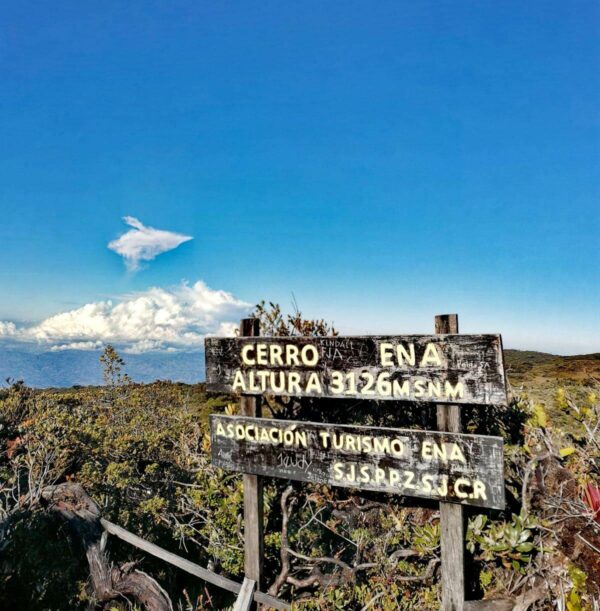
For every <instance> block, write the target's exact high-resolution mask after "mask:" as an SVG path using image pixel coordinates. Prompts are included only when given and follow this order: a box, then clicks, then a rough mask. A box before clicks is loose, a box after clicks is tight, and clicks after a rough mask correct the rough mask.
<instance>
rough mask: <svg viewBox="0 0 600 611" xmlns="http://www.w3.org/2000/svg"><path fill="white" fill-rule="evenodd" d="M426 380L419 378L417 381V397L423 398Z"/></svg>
mask: <svg viewBox="0 0 600 611" xmlns="http://www.w3.org/2000/svg"><path fill="white" fill-rule="evenodd" d="M425 393H426V391H425V382H424V381H423V380H417V381H416V382H415V397H416V398H417V399H421V398H422V397H424V396H425Z"/></svg>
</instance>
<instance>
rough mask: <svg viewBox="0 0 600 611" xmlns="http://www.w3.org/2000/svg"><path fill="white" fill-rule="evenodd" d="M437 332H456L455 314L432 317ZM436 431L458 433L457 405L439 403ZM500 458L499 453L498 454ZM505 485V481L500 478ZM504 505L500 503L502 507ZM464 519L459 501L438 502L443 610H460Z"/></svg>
mask: <svg viewBox="0 0 600 611" xmlns="http://www.w3.org/2000/svg"><path fill="white" fill-rule="evenodd" d="M435 332H436V333H443V334H446V333H458V314H445V315H440V316H436V317H435ZM437 425H438V430H439V431H449V432H452V433H460V432H461V430H462V425H461V418H460V407H459V406H458V405H438V406H437ZM498 460H499V461H500V462H503V457H502V454H501V455H500V456H499V457H498ZM500 485H501V486H502V488H504V481H501V482H500ZM502 509H503V507H502ZM464 527H465V521H464V511H463V508H462V507H461V506H460V505H453V504H451V503H440V547H441V557H442V558H441V559H442V607H441V608H442V611H463V609H464V602H465V530H464Z"/></svg>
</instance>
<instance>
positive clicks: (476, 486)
mask: <svg viewBox="0 0 600 611" xmlns="http://www.w3.org/2000/svg"><path fill="white" fill-rule="evenodd" d="M472 496H473V498H474V499H483V500H484V501H487V494H486V492H485V484H484V483H483V482H482V481H481V480H478V479H476V480H475V481H474V482H473V495H472Z"/></svg>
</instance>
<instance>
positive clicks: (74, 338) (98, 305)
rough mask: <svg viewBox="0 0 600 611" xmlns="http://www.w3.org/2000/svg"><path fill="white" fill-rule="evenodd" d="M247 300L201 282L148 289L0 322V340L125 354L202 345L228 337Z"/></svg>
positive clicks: (233, 330)
mask: <svg viewBox="0 0 600 611" xmlns="http://www.w3.org/2000/svg"><path fill="white" fill-rule="evenodd" d="M249 309H250V304H249V303H246V302H244V301H241V300H239V299H237V298H236V297H234V296H233V295H232V294H231V293H227V292H225V291H219V290H213V289H211V288H209V287H208V286H206V284H204V282H202V281H198V282H196V283H194V284H193V285H189V284H188V283H182V284H180V285H178V286H176V287H172V288H169V289H164V288H158V287H156V288H150V289H148V290H147V291H144V292H140V293H134V294H132V295H127V296H125V297H123V298H122V299H120V300H118V301H117V302H116V303H113V301H111V300H107V301H97V302H94V303H88V304H86V305H84V306H82V307H80V308H76V309H74V310H69V311H67V312H62V313H61V314H56V315H55V316H51V317H49V318H47V319H45V320H43V321H41V322H40V323H37V324H33V325H29V326H23V327H17V326H16V325H14V323H12V322H2V321H0V339H2V338H6V339H8V338H10V339H11V340H21V341H36V342H38V343H40V344H42V345H44V346H48V347H49V348H50V349H51V350H72V349H80V350H86V349H93V348H96V347H100V346H101V345H103V344H105V343H113V344H117V345H120V346H122V347H123V348H124V350H126V351H127V352H130V353H141V352H148V351H150V350H171V351H172V350H181V349H195V348H200V347H202V343H203V340H204V338H205V337H206V336H207V335H233V333H234V332H235V328H236V327H237V323H238V321H239V319H240V318H242V317H243V316H245V315H246V314H247V313H248V310H249Z"/></svg>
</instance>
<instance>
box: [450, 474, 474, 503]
mask: <svg viewBox="0 0 600 611" xmlns="http://www.w3.org/2000/svg"><path fill="white" fill-rule="evenodd" d="M470 485H471V482H470V481H469V480H468V479H466V478H464V477H459V478H458V479H457V480H456V481H455V482H454V492H455V493H456V496H457V497H458V498H459V499H466V498H467V497H468V496H469V493H468V492H465V491H464V490H463V489H462V487H463V486H470Z"/></svg>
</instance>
